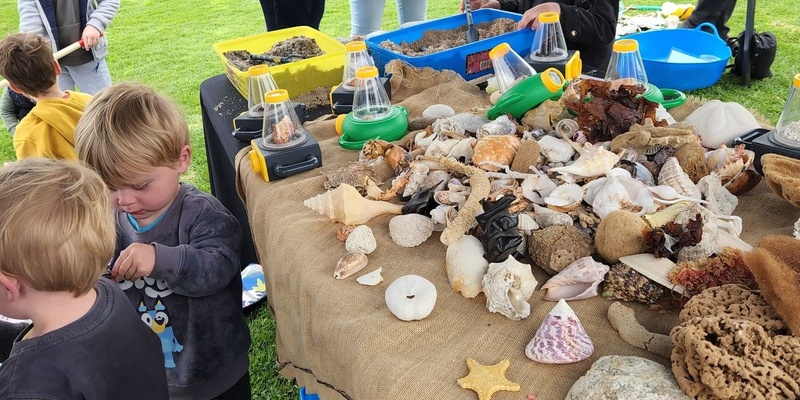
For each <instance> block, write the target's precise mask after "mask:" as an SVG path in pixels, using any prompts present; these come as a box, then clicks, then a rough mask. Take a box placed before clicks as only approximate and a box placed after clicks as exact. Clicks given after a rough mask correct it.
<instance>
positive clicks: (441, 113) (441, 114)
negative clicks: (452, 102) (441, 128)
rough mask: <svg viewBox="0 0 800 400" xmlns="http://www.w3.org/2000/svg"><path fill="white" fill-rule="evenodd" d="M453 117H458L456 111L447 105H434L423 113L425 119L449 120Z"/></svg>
mask: <svg viewBox="0 0 800 400" xmlns="http://www.w3.org/2000/svg"><path fill="white" fill-rule="evenodd" d="M453 115H456V111H455V110H453V107H450V106H448V105H446V104H434V105H432V106H429V107H428V108H426V109H425V111H423V112H422V117H423V118H447V117H450V116H453Z"/></svg>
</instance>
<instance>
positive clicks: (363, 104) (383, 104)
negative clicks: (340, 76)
mask: <svg viewBox="0 0 800 400" xmlns="http://www.w3.org/2000/svg"><path fill="white" fill-rule="evenodd" d="M391 113H392V103H391V102H390V101H389V95H388V94H386V89H384V87H383V84H381V81H380V79H379V78H378V68H376V67H373V66H369V67H361V68H359V69H358V70H356V88H355V92H354V93H353V111H352V116H353V118H355V119H356V120H361V121H374V120H380V119H384V118H386V117H388V116H389V115H391Z"/></svg>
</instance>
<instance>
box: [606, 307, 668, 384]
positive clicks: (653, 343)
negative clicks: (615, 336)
mask: <svg viewBox="0 0 800 400" xmlns="http://www.w3.org/2000/svg"><path fill="white" fill-rule="evenodd" d="M607 315H608V322H610V323H611V326H613V327H614V329H616V330H617V332H619V336H620V337H621V338H622V340H624V341H625V342H626V343H628V344H630V345H631V346H633V347H638V348H640V349H644V350H647V351H649V352H651V353H655V354H658V355H661V356H663V357H666V358H669V357H670V356H671V355H672V348H673V347H674V346H673V345H672V341H671V340H670V339H669V336H667V335H661V334H658V333H653V332H650V331H648V330H647V329H645V327H644V326H642V325H641V324H640V323H639V322H638V321H636V314H635V312H634V311H633V309H632V308H629V307H625V306H623V305H622V304H621V303H620V302H615V303H614V304H612V305H611V306H609V307H608V314H607ZM681 394H683V393H681Z"/></svg>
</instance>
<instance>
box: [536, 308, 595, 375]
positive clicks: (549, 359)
mask: <svg viewBox="0 0 800 400" xmlns="http://www.w3.org/2000/svg"><path fill="white" fill-rule="evenodd" d="M593 352H594V344H593V343H592V340H591V339H590V338H589V334H588V333H586V329H584V327H583V325H582V324H581V321H580V320H578V316H577V315H575V312H574V311H572V308H571V307H570V306H569V305H568V304H567V302H566V301H564V300H563V299H562V300H559V301H558V304H556V306H555V307H553V309H552V310H551V311H550V314H548V315H547V317H545V319H544V321H543V322H542V325H541V326H540V327H539V330H538V331H536V335H535V336H534V337H533V339H532V340H531V341H530V343H528V345H527V346H525V355H526V356H527V357H528V358H530V359H531V360H533V361H536V362H540V363H543V364H569V363H574V362H578V361H582V360H585V359H587V358H589V356H591V355H592V353H593Z"/></svg>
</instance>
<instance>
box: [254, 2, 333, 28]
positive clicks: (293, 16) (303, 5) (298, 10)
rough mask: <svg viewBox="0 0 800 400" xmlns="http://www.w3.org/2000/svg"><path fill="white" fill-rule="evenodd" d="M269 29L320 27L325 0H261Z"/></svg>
mask: <svg viewBox="0 0 800 400" xmlns="http://www.w3.org/2000/svg"><path fill="white" fill-rule="evenodd" d="M259 2H260V3H261V10H262V11H263V12H264V20H265V21H266V22H267V30H268V31H274V30H278V29H284V28H291V27H294V26H310V27H312V28H314V29H319V22H320V21H321V20H322V13H323V12H324V11H325V0H291V1H290V0H259Z"/></svg>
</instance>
